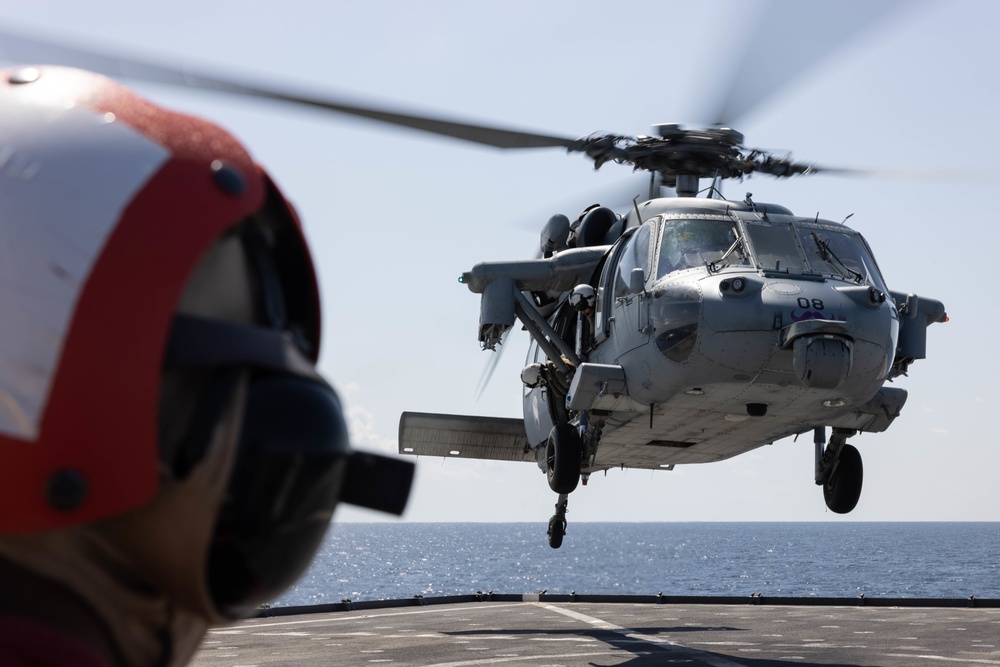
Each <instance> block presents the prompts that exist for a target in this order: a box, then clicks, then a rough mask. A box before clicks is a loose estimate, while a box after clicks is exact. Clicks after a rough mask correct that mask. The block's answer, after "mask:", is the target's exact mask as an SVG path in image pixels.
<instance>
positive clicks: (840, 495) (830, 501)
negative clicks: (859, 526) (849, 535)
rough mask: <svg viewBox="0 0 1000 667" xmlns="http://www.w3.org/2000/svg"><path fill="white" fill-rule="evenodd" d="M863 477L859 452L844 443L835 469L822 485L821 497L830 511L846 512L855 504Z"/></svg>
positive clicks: (859, 494)
mask: <svg viewBox="0 0 1000 667" xmlns="http://www.w3.org/2000/svg"><path fill="white" fill-rule="evenodd" d="M864 477H865V472H864V465H863V464H862V463H861V453H860V452H859V451H858V450H857V449H856V448H855V447H853V446H851V445H844V446H843V448H841V450H840V459H839V461H838V463H837V469H836V471H834V473H833V475H831V476H830V479H829V480H827V482H826V484H824V485H823V499H824V500H825V501H826V506H827V507H829V508H830V511H831V512H836V513H837V514H847V513H848V512H850V511H851V510H853V509H854V508H855V507H856V506H857V504H858V500H859V499H860V498H861V486H862V484H863V483H864Z"/></svg>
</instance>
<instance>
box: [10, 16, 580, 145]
mask: <svg viewBox="0 0 1000 667" xmlns="http://www.w3.org/2000/svg"><path fill="white" fill-rule="evenodd" d="M0 55H3V56H4V57H5V58H6V59H7V60H10V61H12V62H15V63H23V64H50V65H67V66H72V67H80V68H82V69H88V70H91V71H94V72H97V73H99V74H104V75H106V76H110V77H114V78H120V77H121V78H127V79H134V80H139V81H148V82H152V83H163V84H168V85H172V86H183V87H188V88H200V89H204V90H211V91H216V92H223V93H229V94H233V95H242V96H246V97H255V98H263V99H269V100H275V101H278V102H285V103H289V104H293V105H298V106H306V107H312V108H316V109H321V110H324V111H333V112H336V113H342V114H348V115H351V116H358V117H361V118H367V119H369V120H375V121H379V122H382V123H388V124H390V125H397V126H402V127H408V128H411V129H414V130H420V131H422V132H429V133H431V134H436V135H440V136H446V137H451V138H454V139H460V140H462V141H468V142H472V143H476V144H483V145H486V146H494V147H496V148H551V147H562V148H569V147H570V146H572V145H574V144H575V143H576V139H571V138H567V137H558V136H554V135H549V134H539V133H536V132H526V131H521V130H511V129H506V128H501V127H494V126H490V125H482V124H478V123H470V122H465V121H459V120H452V119H447V118H443V117H434V116H424V115H420V114H413V113H407V112H403V111H396V110H391V109H387V108H380V107H376V106H370V105H368V104H364V103H355V102H352V101H348V100H346V99H338V98H336V97H333V96H329V95H319V94H313V93H308V92H294V91H291V90H283V89H279V88H276V87H271V86H261V85H255V84H249V83H240V82H237V81H235V80H232V79H228V78H222V77H218V76H213V75H211V74H206V73H199V72H193V71H188V70H181V69H177V68H174V67H169V66H165V65H160V64H157V63H154V62H150V61H143V60H136V59H132V58H127V57H124V56H121V55H115V54H111V53H101V52H97V51H91V50H89V49H82V48H73V47H68V46H63V45H61V44H57V43H55V42H53V41H49V40H45V39H40V38H34V37H29V36H26V35H23V34H16V33H11V32H7V31H3V30H0Z"/></svg>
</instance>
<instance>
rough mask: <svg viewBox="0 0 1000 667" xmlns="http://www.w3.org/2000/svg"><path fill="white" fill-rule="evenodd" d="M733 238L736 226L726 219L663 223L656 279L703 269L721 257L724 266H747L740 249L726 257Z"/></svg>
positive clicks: (742, 251)
mask: <svg viewBox="0 0 1000 667" xmlns="http://www.w3.org/2000/svg"><path fill="white" fill-rule="evenodd" d="M737 238H738V237H737V231H736V226H735V225H734V224H733V223H732V222H731V221H728V220H708V219H690V220H683V219H682V220H677V219H667V220H664V221H663V237H662V240H661V241H660V254H659V258H658V260H657V263H656V267H657V268H656V277H657V278H662V277H663V276H665V275H667V274H668V273H671V272H673V271H680V270H683V269H692V268H695V267H699V266H706V265H708V264H712V263H713V262H718V261H719V260H721V259H722V258H723V257H724V256H725V258H726V261H725V263H726V264H747V259H746V255H745V253H744V250H743V248H742V247H741V246H737V247H736V248H735V249H734V250H733V252H731V253H729V255H728V256H726V252H727V251H728V250H729V249H730V248H731V247H732V246H733V243H734V242H735V241H736V239H737Z"/></svg>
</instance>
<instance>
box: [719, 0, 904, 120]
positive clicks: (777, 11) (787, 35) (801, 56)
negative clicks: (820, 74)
mask: <svg viewBox="0 0 1000 667" xmlns="http://www.w3.org/2000/svg"><path fill="white" fill-rule="evenodd" d="M906 4H907V3H905V2H902V1H901V0H878V1H875V2H872V1H871V0H840V1H839V2H829V3H827V2H802V1H801V0H772V1H771V2H770V3H769V4H768V5H767V7H766V8H765V9H764V11H763V12H762V13H761V16H760V21H759V23H758V24H757V26H756V27H755V28H754V29H752V30H750V31H749V32H748V34H747V36H746V41H745V44H744V45H743V47H742V49H737V50H736V53H735V54H733V55H734V56H735V57H734V58H731V59H730V62H732V63H733V64H734V66H733V68H732V70H731V72H729V74H728V76H726V75H725V73H723V75H722V76H721V77H720V78H719V80H720V86H719V92H718V93H717V94H716V96H715V98H716V99H715V100H714V101H712V102H711V103H710V104H709V105H708V106H707V107H706V108H705V109H704V110H702V112H701V113H700V114H699V119H700V120H702V121H711V122H714V123H717V124H719V125H724V126H728V127H733V126H734V124H736V122H737V121H738V120H740V119H742V118H744V117H746V116H747V115H748V114H749V113H750V112H751V111H753V110H754V109H755V108H756V107H757V106H759V105H760V104H762V103H763V102H765V101H766V100H768V99H769V98H771V97H773V96H774V95H775V94H777V93H778V92H780V91H781V90H782V89H783V88H785V87H787V86H788V85H789V84H790V83H792V82H794V81H795V80H797V79H798V78H800V77H801V76H802V75H803V74H805V73H806V72H808V71H810V70H814V69H815V68H816V66H817V65H818V64H819V63H820V62H822V61H823V60H824V59H826V58H828V57H829V56H830V55H832V54H833V53H835V52H836V51H837V50H839V49H840V48H841V47H844V46H845V45H846V44H847V43H848V42H850V41H851V40H852V39H855V38H856V37H858V36H860V35H861V34H862V33H863V32H865V31H866V30H869V29H874V28H876V27H877V26H878V25H879V24H880V23H882V22H883V20H884V19H885V18H886V17H888V16H890V15H891V14H893V13H895V12H896V10H897V9H899V8H901V7H903V6H905V5H906ZM709 97H710V96H709ZM706 101H708V100H706Z"/></svg>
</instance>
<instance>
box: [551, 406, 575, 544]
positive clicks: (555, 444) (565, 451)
mask: <svg viewBox="0 0 1000 667" xmlns="http://www.w3.org/2000/svg"><path fill="white" fill-rule="evenodd" d="M582 467H583V439H582V438H581V437H580V432H579V431H578V430H577V427H576V426H573V425H572V424H566V423H563V424H557V425H556V426H554V427H553V428H552V432H551V433H549V441H548V443H546V446H545V471H546V476H547V477H548V480H549V488H550V489H552V490H553V491H555V492H556V493H558V494H559V500H558V502H556V513H555V514H553V515H552V518H551V519H549V546H550V547H552V548H553V549H558V548H559V547H561V546H562V541H563V536H564V535H566V507H567V505H568V504H569V494H570V493H572V492H573V490H574V489H576V486H577V484H579V483H580V471H581V470H582Z"/></svg>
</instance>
